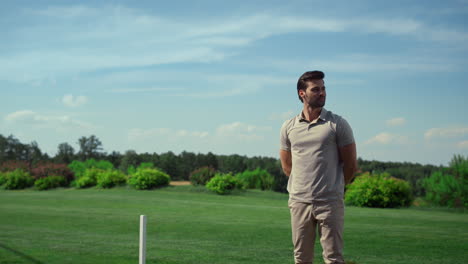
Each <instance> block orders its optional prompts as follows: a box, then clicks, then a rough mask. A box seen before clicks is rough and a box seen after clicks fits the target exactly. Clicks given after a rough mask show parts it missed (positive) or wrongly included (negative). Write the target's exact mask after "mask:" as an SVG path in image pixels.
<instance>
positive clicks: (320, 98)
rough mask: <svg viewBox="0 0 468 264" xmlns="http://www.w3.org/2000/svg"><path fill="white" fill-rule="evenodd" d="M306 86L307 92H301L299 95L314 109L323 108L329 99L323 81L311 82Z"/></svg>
mask: <svg viewBox="0 0 468 264" xmlns="http://www.w3.org/2000/svg"><path fill="white" fill-rule="evenodd" d="M306 84H307V88H306V89H305V90H299V95H300V96H301V97H302V100H303V101H304V103H305V104H307V105H309V106H311V107H312V108H318V107H323V106H324V105H325V99H326V97H327V93H326V92H325V83H324V82H323V80H310V81H307V82H306Z"/></svg>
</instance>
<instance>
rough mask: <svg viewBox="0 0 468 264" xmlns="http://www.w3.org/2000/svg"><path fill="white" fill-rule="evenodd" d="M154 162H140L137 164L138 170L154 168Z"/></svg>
mask: <svg viewBox="0 0 468 264" xmlns="http://www.w3.org/2000/svg"><path fill="white" fill-rule="evenodd" d="M154 168H155V167H154V164H153V163H152V162H142V163H140V165H138V168H137V169H139V170H141V169H154Z"/></svg>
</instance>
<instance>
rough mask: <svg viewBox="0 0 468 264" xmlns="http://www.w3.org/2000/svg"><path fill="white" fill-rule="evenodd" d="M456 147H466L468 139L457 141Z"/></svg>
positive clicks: (467, 147)
mask: <svg viewBox="0 0 468 264" xmlns="http://www.w3.org/2000/svg"><path fill="white" fill-rule="evenodd" d="M457 147H458V148H461V149H468V140H463V141H460V142H458V143H457Z"/></svg>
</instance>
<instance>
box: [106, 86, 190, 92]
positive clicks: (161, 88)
mask: <svg viewBox="0 0 468 264" xmlns="http://www.w3.org/2000/svg"><path fill="white" fill-rule="evenodd" d="M174 90H175V91H179V90H184V89H183V88H165V87H152V88H118V89H110V90H108V92H112V93H144V92H164V91H174Z"/></svg>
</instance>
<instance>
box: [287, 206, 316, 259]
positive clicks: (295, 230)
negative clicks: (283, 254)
mask: <svg viewBox="0 0 468 264" xmlns="http://www.w3.org/2000/svg"><path fill="white" fill-rule="evenodd" d="M288 206H289V210H290V212H291V228H292V241H293V244H294V261H295V263H296V264H312V262H313V260H314V243H315V229H316V228H317V221H316V220H315V219H314V217H313V215H312V205H311V204H307V203H298V202H292V201H289V202H288Z"/></svg>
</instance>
